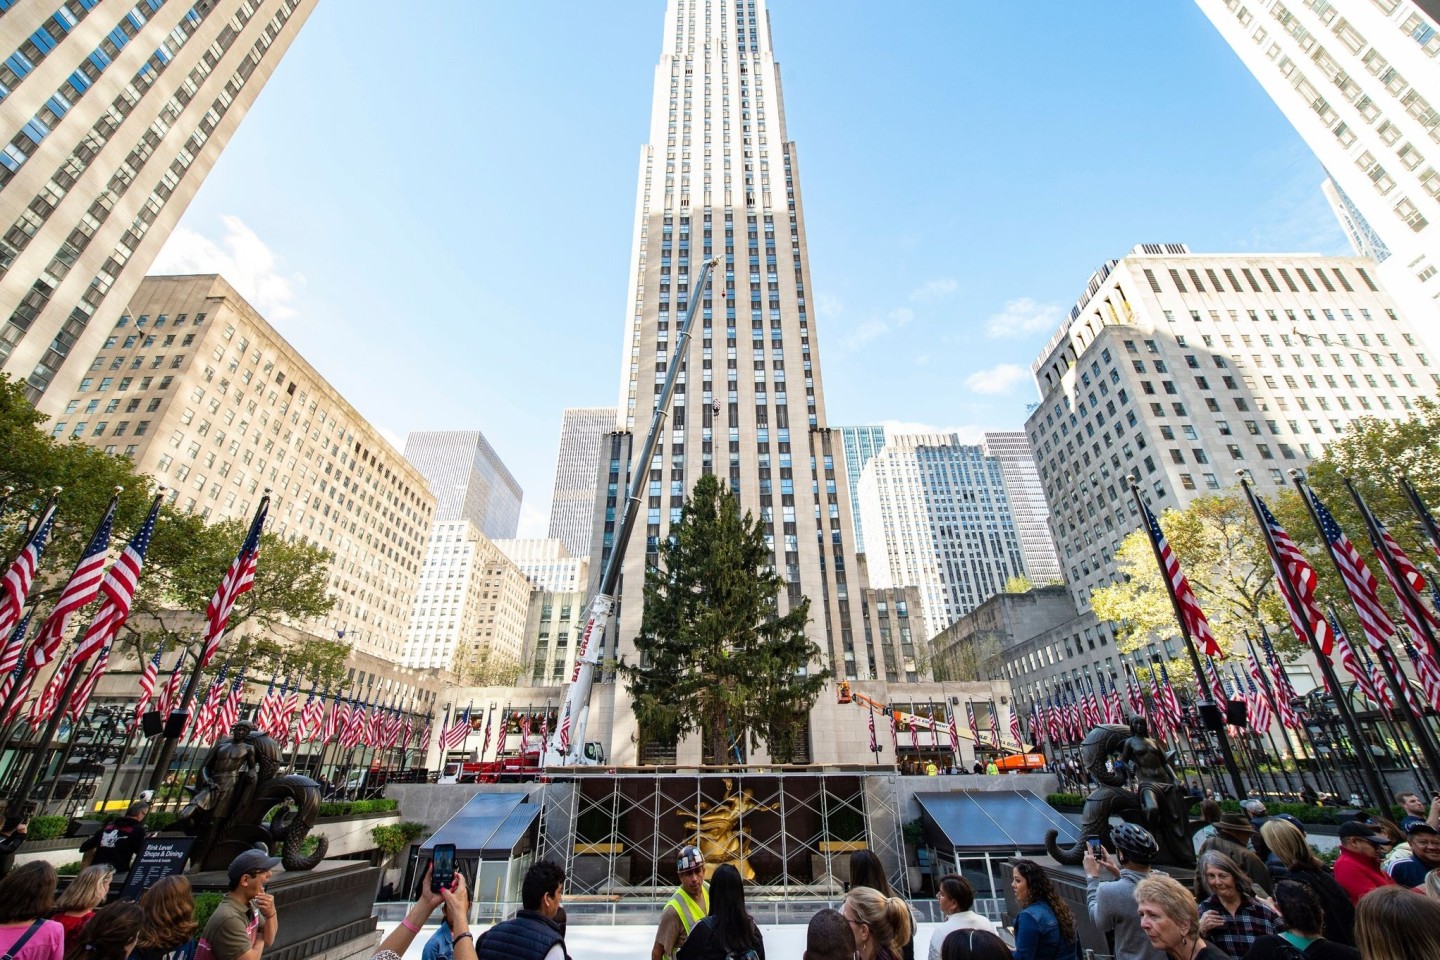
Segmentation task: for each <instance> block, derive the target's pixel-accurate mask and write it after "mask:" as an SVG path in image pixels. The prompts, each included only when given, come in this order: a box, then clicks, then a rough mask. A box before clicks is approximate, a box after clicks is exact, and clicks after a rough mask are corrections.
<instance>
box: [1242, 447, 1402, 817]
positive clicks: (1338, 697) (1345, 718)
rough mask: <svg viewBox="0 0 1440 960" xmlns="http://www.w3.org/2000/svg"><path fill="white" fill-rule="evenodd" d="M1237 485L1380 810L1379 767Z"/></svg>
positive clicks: (1263, 528) (1255, 506)
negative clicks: (1332, 698)
mask: <svg viewBox="0 0 1440 960" xmlns="http://www.w3.org/2000/svg"><path fill="white" fill-rule="evenodd" d="M1240 487H1241V489H1243V490H1244V491H1245V499H1246V500H1248V501H1249V503H1250V509H1251V511H1252V512H1253V513H1254V514H1255V521H1256V522H1257V523H1258V524H1259V525H1260V536H1261V537H1263V538H1264V539H1265V550H1266V551H1267V552H1268V553H1269V554H1270V560H1271V562H1272V563H1274V565H1275V574H1276V576H1275V580H1276V582H1277V583H1278V584H1279V585H1280V591H1281V593H1283V594H1284V596H1285V602H1286V604H1287V605H1288V606H1289V608H1290V610H1291V611H1292V612H1293V616H1291V618H1290V621H1291V626H1293V627H1295V628H1297V629H1298V630H1299V632H1301V633H1302V634H1303V636H1304V640H1305V642H1306V643H1307V644H1308V645H1309V647H1310V653H1311V655H1312V656H1314V657H1315V659H1316V660H1317V661H1318V662H1319V664H1320V672H1321V674H1323V675H1324V677H1325V683H1326V686H1328V687H1329V689H1330V690H1331V692H1332V693H1333V694H1334V697H1335V710H1336V712H1337V713H1339V714H1340V720H1341V722H1342V723H1344V725H1345V733H1346V735H1347V736H1348V737H1349V738H1350V743H1351V745H1352V746H1353V747H1354V749H1355V753H1356V754H1357V755H1358V756H1359V758H1360V774H1361V780H1362V782H1363V783H1364V785H1365V789H1366V790H1367V791H1368V792H1369V794H1370V796H1371V799H1372V801H1373V802H1374V803H1375V805H1376V806H1377V807H1379V808H1380V809H1381V810H1384V809H1386V808H1387V800H1388V798H1387V796H1386V794H1385V789H1384V787H1382V786H1381V785H1380V771H1379V770H1377V769H1376V768H1375V758H1374V757H1373V756H1371V755H1370V751H1369V749H1368V748H1366V747H1365V741H1364V740H1362V739H1361V737H1360V726H1359V724H1358V723H1357V722H1356V720H1355V714H1354V712H1353V711H1352V710H1351V709H1350V704H1349V703H1348V702H1347V701H1346V699H1345V695H1344V691H1343V690H1342V688H1341V686H1340V678H1339V677H1338V676H1336V675H1335V664H1333V663H1331V662H1330V658H1329V657H1328V656H1326V655H1325V652H1324V651H1323V650H1321V649H1320V641H1319V640H1318V639H1316V637H1315V628H1314V625H1313V624H1311V623H1310V622H1309V618H1308V617H1306V616H1305V612H1304V611H1305V607H1304V606H1303V605H1302V604H1301V603H1300V597H1299V596H1298V595H1297V594H1296V592H1295V584H1293V583H1291V582H1290V578H1289V577H1288V576H1286V575H1285V562H1284V561H1283V560H1282V559H1281V558H1280V549H1279V548H1278V547H1277V546H1275V538H1274V537H1272V536H1271V535H1270V525H1269V524H1267V523H1266V522H1265V516H1264V514H1263V513H1261V511H1260V503H1259V501H1257V500H1256V499H1255V491H1253V490H1251V489H1250V481H1249V479H1248V478H1247V477H1245V476H1244V475H1243V474H1242V475H1241V477H1240Z"/></svg>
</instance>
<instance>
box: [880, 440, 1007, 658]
mask: <svg viewBox="0 0 1440 960" xmlns="http://www.w3.org/2000/svg"><path fill="white" fill-rule="evenodd" d="M860 511H861V515H862V516H863V517H864V526H865V529H866V530H867V531H869V533H870V548H869V549H868V550H867V551H866V553H865V559H866V564H867V566H868V567H869V571H870V582H871V585H873V586H876V587H902V586H907V585H913V586H916V587H918V588H919V590H920V606H921V609H922V610H923V611H924V615H925V616H924V627H925V633H924V637H925V639H929V638H930V637H932V636H934V635H935V634H936V633H939V632H940V631H941V630H943V629H945V628H946V627H948V626H949V625H950V624H952V623H954V622H955V621H956V620H958V619H959V618H960V617H963V616H964V615H965V614H967V613H969V612H970V611H971V610H973V609H974V608H975V607H976V606H978V605H979V604H980V603H981V602H983V601H984V600H986V599H987V598H988V597H990V596H992V595H993V594H996V593H999V592H1000V590H1001V589H1002V588H1003V587H1004V586H1005V582H1006V581H1007V580H1009V579H1010V578H1011V577H1016V576H1019V575H1021V574H1023V573H1024V572H1025V563H1024V560H1023V558H1022V556H1021V553H1020V539H1019V537H1018V536H1017V535H1016V529H1015V521H1014V518H1013V517H1012V516H1011V514H1010V502H1009V498H1008V495H1007V493H1006V487H1005V477H1004V473H1003V471H1002V465H1001V462H1000V460H999V459H997V458H996V457H991V456H986V454H985V452H984V451H983V450H982V449H981V448H980V447H979V446H977V445H975V444H968V443H961V442H960V438H959V437H958V436H957V435H955V434H953V433H938V434H900V435H897V436H892V437H890V438H889V442H888V443H887V444H886V445H885V447H884V449H882V450H881V451H880V452H879V453H877V454H875V456H874V457H872V458H871V459H870V462H869V463H867V464H866V465H865V469H864V470H863V471H861V473H860Z"/></svg>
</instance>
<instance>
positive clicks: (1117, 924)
mask: <svg viewBox="0 0 1440 960" xmlns="http://www.w3.org/2000/svg"><path fill="white" fill-rule="evenodd" d="M1110 840H1111V842H1112V843H1114V844H1115V859H1111V857H1110V854H1109V853H1108V852H1107V851H1106V850H1105V848H1104V847H1103V846H1101V845H1100V838H1099V837H1090V838H1089V839H1088V842H1087V843H1086V847H1085V860H1084V864H1083V866H1084V870H1085V906H1086V907H1087V909H1088V910H1089V913H1090V922H1091V923H1093V924H1095V927H1096V929H1098V930H1099V931H1100V932H1101V933H1103V934H1105V935H1106V936H1112V935H1113V937H1114V940H1115V948H1114V951H1113V952H1114V954H1115V956H1117V957H1124V958H1126V960H1164V957H1165V951H1164V950H1161V949H1160V948H1159V947H1156V946H1154V945H1153V944H1152V943H1151V942H1150V938H1149V937H1148V936H1146V934H1145V931H1144V930H1142V929H1141V928H1140V913H1139V911H1138V910H1137V908H1136V904H1135V887H1136V885H1137V884H1139V883H1140V881H1141V880H1144V879H1145V878H1146V877H1148V876H1149V875H1150V864H1151V863H1153V862H1154V860H1155V858H1156V857H1157V856H1159V855H1160V845H1159V844H1158V843H1157V842H1156V841H1155V838H1154V837H1153V836H1152V835H1151V834H1150V831H1149V830H1146V829H1145V828H1144V827H1141V826H1138V825H1136V824H1133V823H1122V824H1120V825H1119V826H1116V827H1112V828H1111V830H1110ZM1102 868H1103V869H1104V870H1108V871H1109V872H1110V873H1111V874H1113V875H1114V877H1115V879H1113V880H1108V881H1101V879H1100V871H1101V869H1102Z"/></svg>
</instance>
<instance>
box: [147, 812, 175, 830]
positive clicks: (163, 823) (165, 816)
mask: <svg viewBox="0 0 1440 960" xmlns="http://www.w3.org/2000/svg"><path fill="white" fill-rule="evenodd" d="M179 818H180V815H179V814H178V813H171V812H170V811H169V810H156V811H154V812H153V813H151V814H150V815H149V816H147V817H146V818H145V829H146V830H150V831H153V832H157V833H158V832H159V831H161V830H164V829H165V828H166V827H168V826H170V824H172V823H174V822H175V821H176V820H178V819H179Z"/></svg>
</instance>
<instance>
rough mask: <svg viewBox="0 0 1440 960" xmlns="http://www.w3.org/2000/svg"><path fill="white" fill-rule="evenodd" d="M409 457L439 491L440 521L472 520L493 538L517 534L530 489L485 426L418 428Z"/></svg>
mask: <svg viewBox="0 0 1440 960" xmlns="http://www.w3.org/2000/svg"><path fill="white" fill-rule="evenodd" d="M405 459H406V460H409V461H410V462H411V463H412V464H413V465H414V466H415V469H416V470H419V471H420V473H421V474H422V475H423V476H424V477H425V480H426V482H427V483H429V484H430V492H431V493H433V494H435V520H436V522H442V521H449V520H469V521H470V522H471V523H473V524H475V526H476V527H477V528H478V529H479V530H480V532H481V533H483V534H485V536H487V537H489V538H490V539H491V540H503V539H505V538H507V537H513V536H515V531H516V530H517V529H518V528H519V526H520V500H521V498H522V497H523V496H524V493H523V491H521V489H520V484H518V483H516V482H515V478H514V477H513V476H511V475H510V471H509V470H508V469H507V468H506V467H505V464H504V463H503V462H501V460H500V455H499V454H497V453H496V452H495V450H494V448H493V447H491V446H490V442H489V441H488V440H486V439H485V435H484V434H483V433H481V432H480V431H479V430H438V431H428V432H427V431H422V432H417V433H412V434H410V435H409V436H407V437H406V438H405Z"/></svg>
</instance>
